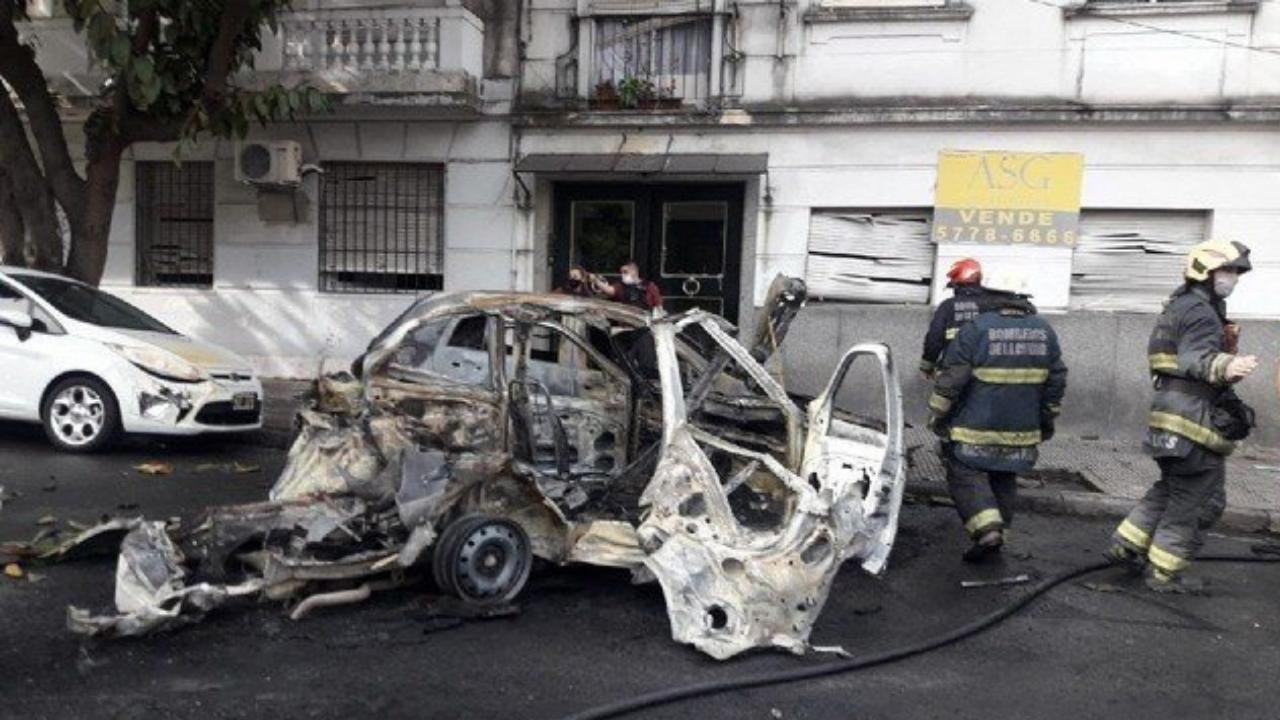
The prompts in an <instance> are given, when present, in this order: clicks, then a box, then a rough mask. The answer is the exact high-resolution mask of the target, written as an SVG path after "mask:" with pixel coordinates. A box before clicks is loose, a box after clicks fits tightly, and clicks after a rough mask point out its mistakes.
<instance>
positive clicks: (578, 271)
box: [555, 265, 596, 298]
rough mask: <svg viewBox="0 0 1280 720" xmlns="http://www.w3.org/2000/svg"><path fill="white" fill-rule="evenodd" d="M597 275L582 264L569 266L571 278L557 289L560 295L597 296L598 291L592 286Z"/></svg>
mask: <svg viewBox="0 0 1280 720" xmlns="http://www.w3.org/2000/svg"><path fill="white" fill-rule="evenodd" d="M594 281H595V276H594V275H592V274H591V273H589V272H587V269H586V268H584V267H582V266H581V265H574V266H573V267H571V268H569V279H568V280H567V281H566V282H565V284H564V285H561V286H560V287H558V288H556V289H555V292H556V293H557V294H559V295H573V296H575V297H587V298H589V297H595V296H596V293H595V290H594V289H593V287H592V283H593V282H594Z"/></svg>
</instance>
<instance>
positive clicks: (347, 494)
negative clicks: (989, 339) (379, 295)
mask: <svg viewBox="0 0 1280 720" xmlns="http://www.w3.org/2000/svg"><path fill="white" fill-rule="evenodd" d="M803 300H804V287H803V283H801V282H800V281H798V280H789V279H785V278H779V280H778V281H777V282H775V283H774V286H773V288H772V290H771V292H770V295H769V299H768V302H767V305H766V308H765V309H764V311H762V313H761V317H762V320H761V322H760V324H759V327H758V329H757V330H756V332H755V334H754V340H753V341H752V342H751V343H749V345H744V344H741V343H739V342H738V341H737V340H735V339H734V337H733V332H734V330H733V328H732V327H731V326H729V325H728V323H726V322H725V321H724V320H723V319H721V318H718V317H716V316H713V315H709V314H706V313H703V312H701V311H697V310H694V311H691V312H688V313H684V314H681V315H677V316H666V317H650V316H648V315H647V314H645V313H642V312H640V311H638V310H634V309H632V308H629V307H627V306H624V305H621V304H616V303H610V302H605V301H596V300H589V299H581V298H574V297H568V296H556V295H529V294H523V295H522V294H497V293H470V294H442V295H436V296H433V297H430V298H427V299H424V300H421V301H419V302H418V303H416V304H414V305H413V307H411V308H410V309H409V310H408V311H407V312H406V313H405V314H404V315H402V316H401V317H400V318H399V319H398V320H396V321H395V322H393V323H392V324H391V326H389V327H388V328H387V330H386V331H384V332H383V333H382V334H381V335H379V336H378V338H376V339H375V340H374V341H373V343H372V344H371V345H370V348H369V351H368V352H367V353H366V354H365V355H364V356H363V357H362V358H361V359H360V360H358V361H357V363H356V366H355V368H354V370H356V371H357V373H356V374H358V377H356V376H355V375H346V374H342V375H338V376H330V377H327V378H323V379H321V380H320V381H319V382H318V383H317V387H316V392H315V395H314V398H313V402H312V404H311V407H310V408H309V409H306V410H303V411H302V412H301V413H300V417H299V419H300V426H301V427H300V432H299V436H298V438H297V440H296V442H295V443H294V445H293V448H292V449H291V451H290V454H289V460H288V464H287V466H286V468H285V470H284V472H283V473H282V475H281V477H280V479H279V480H278V481H277V483H276V485H275V486H274V487H273V489H272V491H271V495H270V499H269V502H265V503H261V504H257V505H251V506H239V507H230V508H216V509H212V510H210V511H208V512H207V513H206V516H205V519H204V521H203V522H201V523H199V524H198V526H197V527H196V528H195V529H194V530H192V531H191V532H189V533H186V534H185V535H182V536H181V537H179V538H178V541H177V542H176V543H175V542H169V541H168V536H167V535H166V534H165V533H164V532H163V528H162V527H159V526H157V525H155V524H146V523H142V524H139V525H138V527H137V528H136V529H135V530H134V532H133V533H131V535H130V536H129V539H128V540H126V542H125V544H124V546H123V548H122V554H121V558H120V561H119V567H118V573H117V609H118V610H119V611H120V613H121V614H119V615H111V616H99V617H95V616H92V615H90V614H89V613H87V612H85V611H82V610H78V609H72V610H71V625H72V628H73V629H76V630H79V631H81V632H86V633H90V634H100V635H111V634H138V633H141V632H146V631H149V630H153V629H157V628H159V627H164V626H167V625H172V624H175V623H181V622H187V621H189V620H190V619H192V618H194V617H198V616H199V615H200V613H202V612H203V611H205V610H207V609H209V608H210V607H214V606H216V605H218V604H220V603H221V602H224V601H225V600H227V599H229V598H232V597H236V596H238V595H244V594H259V595H265V596H266V597H269V598H299V599H301V602H300V603H299V604H298V605H297V606H296V607H295V609H294V611H293V615H294V617H300V616H301V615H303V614H305V613H306V612H308V611H310V610H311V609H312V608H314V607H316V606H319V605H327V604H336V603H342V602H350V601H353V600H359V599H362V598H364V597H367V596H368V595H369V593H370V592H372V591H374V590H377V589H379V588H382V587H389V586H393V585H395V584H397V583H399V582H400V581H402V580H403V579H404V578H406V577H409V576H412V575H413V574H414V573H416V572H419V569H425V568H426V567H427V566H429V567H430V573H431V574H432V575H433V576H434V579H435V582H436V584H437V585H438V586H439V587H440V588H441V589H442V590H444V591H446V592H448V593H450V594H453V595H456V596H458V597H460V598H462V599H463V600H465V601H468V602H472V603H479V604H488V603H502V602H506V601H510V600H511V599H513V598H514V597H515V596H516V595H517V594H518V593H519V591H520V590H521V588H522V587H523V586H524V583H525V580H526V579H527V577H528V575H529V572H530V568H531V566H532V563H533V559H534V558H535V557H537V558H542V559H543V560H546V561H549V562H552V563H567V562H582V563H589V564H595V565H603V566H611V567H620V568H626V569H629V570H631V571H632V573H633V576H634V577H635V579H636V580H637V581H645V580H653V579H656V580H657V581H658V582H659V583H660V584H661V586H662V589H663V593H664V597H665V599H666V603H667V608H668V614H669V616H670V619H671V624H672V633H673V636H674V638H675V639H676V640H678V641H681V642H685V643H690V644H692V645H694V646H696V647H697V648H698V649H700V650H702V651H704V652H706V653H708V654H710V655H712V656H714V657H717V658H726V657H729V656H732V655H735V654H737V653H739V652H742V651H744V650H748V649H751V648H757V647H780V648H785V649H788V650H791V651H794V652H802V651H804V650H805V649H806V648H807V647H808V637H809V633H810V630H811V628H812V626H813V623H814V622H815V620H816V618H817V616H818V614H819V612H820V611H821V608H822V606H823V604H824V602H825V600H826V596H827V593H828V592H829V589H830V587H831V583H832V580H833V578H834V576H835V573H836V571H837V570H838V569H839V567H840V566H841V564H843V563H844V562H845V561H848V560H853V561H855V562H857V563H858V564H860V565H861V566H862V567H863V568H864V569H865V570H867V571H868V572H870V573H873V574H876V573H879V572H881V571H882V570H883V569H884V567H885V564H886V561H887V559H888V554H889V551H890V549H891V547H892V543H893V538H894V535H895V533H896V530H897V513H898V508H899V505H900V503H901V496H902V489H903V472H904V463H905V461H904V456H903V452H902V443H903V430H902V428H903V424H902V415H901V407H900V406H901V399H900V395H899V390H898V384H897V379H896V375H895V372H894V369H893V365H892V361H891V358H890V356H889V353H888V350H887V348H885V347H884V346H882V345H875V344H870V345H858V346H855V347H853V348H850V349H849V350H848V351H847V353H846V354H845V355H844V357H843V359H842V361H841V362H840V364H839V365H838V367H837V368H836V370H835V373H834V374H833V376H832V378H831V380H830V382H829V383H828V385H827V387H826V390H825V391H824V392H823V393H822V394H821V395H819V396H818V397H817V398H816V399H813V400H812V401H811V402H809V403H808V404H807V408H806V409H805V410H802V409H801V407H800V406H799V405H798V404H797V403H796V401H795V400H793V398H791V397H790V396H788V395H787V393H786V391H785V390H784V389H783V387H782V385H781V384H780V383H779V382H778V381H777V380H775V379H774V377H772V376H771V375H770V374H769V372H767V371H766V369H765V366H764V365H763V364H762V363H764V362H766V361H767V358H768V356H769V355H771V354H772V351H773V350H776V348H777V345H778V344H779V343H780V342H781V341H782V338H783V337H784V336H785V334H786V330H787V327H788V326H789V324H790V322H791V319H792V318H793V317H794V316H795V314H796V312H797V311H798V310H799V308H800V306H801V305H802V303H803ZM860 359H861V360H862V361H863V363H867V362H869V363H870V364H871V365H873V366H874V367H875V368H876V369H877V370H878V372H877V373H876V376H877V377H878V383H876V385H878V387H875V388H873V389H874V390H882V392H877V393H872V397H873V398H874V400H875V404H878V405H879V406H880V409H881V411H882V412H881V414H882V417H879V418H877V419H874V420H868V419H859V418H858V417H857V416H855V415H852V414H850V413H848V412H846V411H845V409H844V408H841V407H838V405H840V400H841V398H842V397H843V396H844V395H845V394H847V392H848V391H849V390H850V388H848V387H847V386H848V385H849V384H850V383H848V382H847V380H848V379H849V378H851V377H853V376H852V374H851V372H850V371H851V368H852V367H853V366H854V364H855V362H856V361H858V360H860ZM859 385H860V387H855V388H852V389H854V390H858V391H860V393H861V396H862V397H865V396H866V391H867V389H868V388H867V387H865V385H866V384H865V383H860V384H859ZM162 538H163V539H162ZM131 541H132V542H131ZM193 568H194V570H193ZM197 579H198V580H202V581H203V582H200V583H195V582H192V581H194V580H197Z"/></svg>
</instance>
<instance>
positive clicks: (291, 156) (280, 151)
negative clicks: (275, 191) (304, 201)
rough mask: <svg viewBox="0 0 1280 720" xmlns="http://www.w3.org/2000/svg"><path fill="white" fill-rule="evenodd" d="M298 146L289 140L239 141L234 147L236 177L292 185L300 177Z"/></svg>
mask: <svg viewBox="0 0 1280 720" xmlns="http://www.w3.org/2000/svg"><path fill="white" fill-rule="evenodd" d="M301 170H302V146H301V145H299V144H298V143H296V142H293V141H292V140H271V141H264V142H243V143H240V145H239V146H238V147H237V148H236V180H239V181H240V182H242V183H249V184H250V185H275V186H282V187H293V186H296V185H298V184H299V183H301V181H302V173H301Z"/></svg>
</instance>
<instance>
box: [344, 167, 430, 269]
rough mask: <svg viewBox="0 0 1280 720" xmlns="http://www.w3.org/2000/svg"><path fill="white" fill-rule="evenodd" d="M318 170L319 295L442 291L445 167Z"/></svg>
mask: <svg viewBox="0 0 1280 720" xmlns="http://www.w3.org/2000/svg"><path fill="white" fill-rule="evenodd" d="M324 169H325V173H324V175H323V176H322V178H323V180H322V181H321V184H322V191H321V193H320V289H321V290H322V291H325V292H350V293H361V292H382V293H413V292H418V291H421V290H440V289H442V288H443V287H444V166H442V165H427V164H409V163H347V162H338V163H326V164H325V168H324Z"/></svg>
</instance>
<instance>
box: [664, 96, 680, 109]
mask: <svg viewBox="0 0 1280 720" xmlns="http://www.w3.org/2000/svg"><path fill="white" fill-rule="evenodd" d="M682 107H684V98H678V97H662V98H658V109H659V110H679V109H680V108H682Z"/></svg>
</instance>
